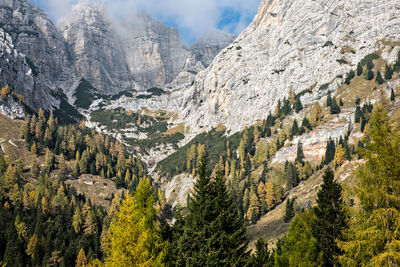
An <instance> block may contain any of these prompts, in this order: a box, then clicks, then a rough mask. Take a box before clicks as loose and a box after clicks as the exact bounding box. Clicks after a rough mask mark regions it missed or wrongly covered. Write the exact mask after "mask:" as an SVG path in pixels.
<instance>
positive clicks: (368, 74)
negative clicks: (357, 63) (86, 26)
mask: <svg viewBox="0 0 400 267" xmlns="http://www.w3.org/2000/svg"><path fill="white" fill-rule="evenodd" d="M374 76H375V74H374V71H373V70H372V69H367V70H366V71H365V75H364V77H365V79H366V80H368V81H371V80H372V79H373V78H374Z"/></svg>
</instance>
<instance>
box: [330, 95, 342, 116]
mask: <svg viewBox="0 0 400 267" xmlns="http://www.w3.org/2000/svg"><path fill="white" fill-rule="evenodd" d="M330 107H331V114H339V113H340V107H339V105H338V104H337V102H336V99H335V98H333V99H332V103H331V105H330Z"/></svg>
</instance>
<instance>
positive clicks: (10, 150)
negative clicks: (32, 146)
mask: <svg viewBox="0 0 400 267" xmlns="http://www.w3.org/2000/svg"><path fill="white" fill-rule="evenodd" d="M23 123H24V122H23V121H21V120H12V119H9V118H7V117H6V116H4V115H1V114H0V146H1V149H0V153H1V154H6V155H7V156H8V157H9V158H10V159H11V160H17V159H18V158H21V159H22V161H23V163H24V165H25V166H27V165H30V164H31V161H32V155H31V153H30V152H29V151H28V149H27V148H26V143H25V141H24V140H23V139H21V136H20V134H21V131H22V126H23Z"/></svg>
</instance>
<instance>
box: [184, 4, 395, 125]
mask: <svg viewBox="0 0 400 267" xmlns="http://www.w3.org/2000/svg"><path fill="white" fill-rule="evenodd" d="M399 12H400V5H399V2H398V1H396V0H384V1H368V0H362V1H355V0H351V1H341V0H317V1H315V0H305V1H304V0H296V1H292V0H264V1H263V2H262V3H261V5H260V7H259V12H258V14H257V16H256V18H255V20H254V21H253V23H252V24H251V25H250V26H249V27H248V28H247V29H246V30H245V31H244V32H243V33H242V34H241V35H240V36H239V37H238V39H237V40H236V41H235V42H234V43H233V45H231V46H229V47H228V48H226V49H224V50H223V51H222V52H221V53H220V54H219V55H218V56H217V57H216V59H215V60H214V62H213V64H212V65H211V66H210V67H209V68H208V69H207V70H205V71H204V72H201V73H200V74H199V75H198V76H197V77H196V81H195V83H194V85H193V86H192V87H190V88H187V89H186V92H185V93H184V94H185V97H184V100H183V105H182V112H181V118H182V119H183V120H184V121H185V122H186V123H187V124H189V125H190V126H192V128H193V129H194V128H196V127H197V128H198V129H199V127H205V128H206V129H207V128H210V127H211V126H215V125H217V124H218V123H220V122H223V123H224V124H225V125H226V126H227V127H228V128H229V129H232V130H239V129H241V128H243V126H244V125H249V124H252V123H254V122H255V121H257V120H258V119H261V118H265V117H266V115H267V114H268V112H269V111H271V109H272V108H273V107H274V106H275V104H276V102H277V100H278V99H282V98H283V97H285V96H287V95H288V92H289V89H290V88H293V89H294V90H295V92H296V93H298V92H300V91H302V90H304V89H307V88H311V87H312V86H314V87H316V86H318V87H319V86H320V85H322V84H325V83H330V86H329V89H330V90H335V89H336V88H337V84H339V83H341V82H342V81H343V80H342V79H341V78H340V77H341V76H340V75H343V76H344V75H345V74H346V73H347V72H348V71H349V70H350V69H355V64H357V63H358V62H359V61H360V60H361V59H362V58H363V57H364V56H365V55H367V54H369V53H371V52H373V51H376V50H378V49H379V48H380V44H381V43H380V42H378V40H385V41H387V42H390V41H399V40H400V33H399V32H398V30H397V29H398V28H399V26H400V16H399ZM388 56H389V57H392V56H393V55H388ZM318 87H317V88H318ZM205 128H203V129H205Z"/></svg>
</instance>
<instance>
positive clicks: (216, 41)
mask: <svg viewBox="0 0 400 267" xmlns="http://www.w3.org/2000/svg"><path fill="white" fill-rule="evenodd" d="M236 37H237V36H236V35H234V34H230V33H226V32H223V31H220V30H214V31H210V32H208V33H206V34H204V35H203V36H202V37H200V38H199V39H198V40H196V42H194V44H193V45H192V46H191V47H190V50H192V51H193V52H194V53H195V55H196V59H197V60H198V61H200V62H201V63H202V64H203V65H204V66H205V67H208V66H209V65H210V64H211V63H212V61H213V60H214V58H215V57H216V56H217V55H218V53H219V52H220V51H221V50H222V49H224V48H226V47H227V46H228V45H230V44H231V43H232V42H233V41H235V39H236Z"/></svg>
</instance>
